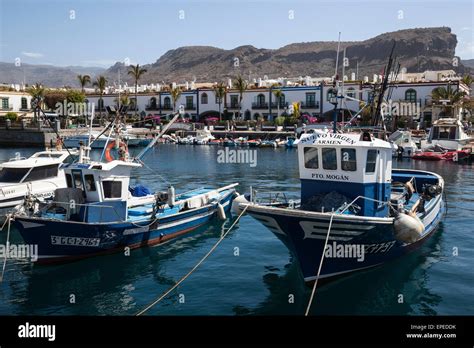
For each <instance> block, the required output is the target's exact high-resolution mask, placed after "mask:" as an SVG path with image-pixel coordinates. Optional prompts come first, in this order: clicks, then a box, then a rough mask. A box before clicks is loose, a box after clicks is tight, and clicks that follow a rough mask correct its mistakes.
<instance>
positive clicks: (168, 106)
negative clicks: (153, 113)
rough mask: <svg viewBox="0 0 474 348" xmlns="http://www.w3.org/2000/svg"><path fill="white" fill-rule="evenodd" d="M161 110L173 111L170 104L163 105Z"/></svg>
mask: <svg viewBox="0 0 474 348" xmlns="http://www.w3.org/2000/svg"><path fill="white" fill-rule="evenodd" d="M161 109H162V110H173V106H172V105H171V104H164V105H163V107H162V108H161Z"/></svg>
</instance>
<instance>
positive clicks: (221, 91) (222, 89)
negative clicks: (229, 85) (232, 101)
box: [214, 82, 227, 121]
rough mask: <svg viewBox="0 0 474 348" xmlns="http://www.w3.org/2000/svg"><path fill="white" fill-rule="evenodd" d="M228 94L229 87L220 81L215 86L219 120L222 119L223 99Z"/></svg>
mask: <svg viewBox="0 0 474 348" xmlns="http://www.w3.org/2000/svg"><path fill="white" fill-rule="evenodd" d="M226 94H227V89H226V86H225V84H223V83H222V82H221V83H218V84H217V85H215V86H214V95H215V96H216V98H217V100H218V104H219V121H222V113H221V105H222V101H223V100H225V95H226Z"/></svg>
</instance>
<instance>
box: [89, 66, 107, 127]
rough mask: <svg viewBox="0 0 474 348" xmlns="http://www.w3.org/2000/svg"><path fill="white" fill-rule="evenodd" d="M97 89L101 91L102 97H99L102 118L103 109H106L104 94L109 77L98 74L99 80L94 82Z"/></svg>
mask: <svg viewBox="0 0 474 348" xmlns="http://www.w3.org/2000/svg"><path fill="white" fill-rule="evenodd" d="M92 85H93V86H94V87H95V88H96V90H98V91H99V93H100V98H99V101H100V102H99V112H100V118H101V119H102V110H103V109H104V99H103V96H104V91H105V88H106V87H107V79H106V78H105V76H102V75H100V76H98V77H97V80H96V81H95V82H94V83H93V84H92Z"/></svg>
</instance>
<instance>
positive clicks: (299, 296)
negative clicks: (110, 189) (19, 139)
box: [0, 145, 474, 315]
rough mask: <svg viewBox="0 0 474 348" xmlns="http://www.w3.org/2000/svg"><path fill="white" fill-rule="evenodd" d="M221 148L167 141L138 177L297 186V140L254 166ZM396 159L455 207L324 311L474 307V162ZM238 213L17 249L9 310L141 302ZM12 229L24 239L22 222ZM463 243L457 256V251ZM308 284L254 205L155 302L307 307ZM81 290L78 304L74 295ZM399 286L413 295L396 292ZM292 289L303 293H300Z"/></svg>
mask: <svg viewBox="0 0 474 348" xmlns="http://www.w3.org/2000/svg"><path fill="white" fill-rule="evenodd" d="M17 151H20V152H21V154H22V155H24V156H27V155H29V154H31V153H33V152H34V151H35V149H21V150H18V149H0V161H1V162H3V161H4V160H6V159H8V158H10V157H13V155H14V153H15V152H17ZM216 151H217V148H216V147H207V146H201V147H199V146H195V147H193V146H175V145H161V146H159V147H158V148H156V149H155V150H154V151H153V152H151V153H150V154H149V155H148V157H147V158H146V162H147V165H148V166H149V168H142V169H140V170H138V171H136V172H135V176H134V180H135V181H136V182H140V183H142V184H145V185H147V186H149V187H150V188H153V189H163V188H165V186H166V183H167V182H170V183H172V184H173V185H175V187H176V188H177V189H178V190H185V189H191V188H196V187H200V186H203V185H206V184H212V185H224V184H229V183H233V182H239V183H240V188H239V191H240V192H244V191H245V192H246V191H248V189H249V187H250V186H251V185H253V186H255V187H258V188H260V189H264V190H281V191H286V192H291V193H293V194H294V195H295V196H297V195H298V190H299V180H298V172H297V158H296V151H295V150H285V149H259V150H258V165H257V166H256V167H255V168H251V167H250V166H249V165H248V164H220V163H217V161H216V159H217V155H216ZM395 166H398V167H404V168H411V167H413V168H416V169H426V170H431V171H434V172H437V173H439V174H441V175H442V176H443V177H444V179H445V180H446V193H447V200H448V214H447V216H446V218H445V220H444V221H443V223H442V225H441V226H440V228H439V231H438V233H437V234H436V235H435V236H433V238H432V239H431V240H429V241H428V242H427V243H426V244H425V245H424V246H423V248H422V249H421V250H419V251H417V252H415V253H413V254H411V255H408V256H406V257H404V258H402V259H399V260H397V261H394V262H392V263H390V264H387V265H385V266H383V267H381V268H378V269H374V270H371V271H367V272H364V273H359V274H355V275H352V276H350V277H348V278H345V279H341V280H338V281H337V282H334V283H331V284H329V285H327V286H325V287H322V288H320V289H318V291H317V293H316V298H315V302H314V307H313V308H314V309H313V314H342V315H346V314H381V315H405V314H410V315H436V314H439V315H449V314H464V315H466V314H471V315H472V314H474V287H473V286H472V285H473V284H474V271H473V268H474V243H473V240H474V236H473V233H474V228H473V225H474V218H473V216H474V172H473V166H472V165H458V164H455V163H448V162H411V161H408V160H405V161H403V162H398V163H395ZM231 222H232V221H231V220H228V221H226V222H222V221H215V222H214V223H213V224H211V225H208V226H205V227H203V228H200V229H198V230H197V231H196V232H195V233H194V234H192V235H188V236H187V237H185V238H182V239H179V240H176V241H175V242H172V243H170V244H167V245H163V246H157V247H151V248H142V249H139V250H135V251H133V252H132V254H131V256H129V257H126V256H123V255H122V254H115V255H110V256H102V257H97V258H92V259H87V260H83V261H79V262H75V263H70V264H65V265H59V266H32V265H31V264H29V263H28V262H23V261H22V262H18V261H9V262H8V263H7V267H6V275H5V279H4V281H3V283H1V284H0V314H2V315H5V314H23V315H27V314H32V315H47V314H64V315H73V314H77V315H132V314H135V313H136V312H137V311H139V310H140V309H142V308H143V307H144V306H146V305H147V304H148V303H150V302H152V301H153V300H155V299H156V298H158V297H159V296H160V295H161V294H162V293H163V292H165V291H166V290H167V289H168V288H169V287H171V286H172V285H173V284H174V283H175V282H176V281H177V280H179V279H180V278H181V276H183V275H184V274H186V273H187V272H188V271H189V270H190V269H191V268H192V267H193V266H194V265H195V264H196V263H197V261H199V260H200V258H201V257H202V256H204V255H205V254H206V253H207V252H208V250H209V249H210V248H211V247H212V246H213V245H214V243H215V242H216V241H217V240H218V238H219V236H220V235H221V233H222V231H223V229H224V228H225V227H228V226H230V224H231ZM11 239H12V240H11V242H15V243H21V237H20V235H19V234H18V233H17V232H16V231H13V234H12V236H11ZM5 240H6V233H4V232H3V233H0V242H1V243H5ZM235 248H238V251H239V255H238V256H235V250H236V249H235ZM453 248H457V249H458V256H453ZM309 293H310V290H309V289H308V288H306V286H305V285H303V280H302V276H301V275H300V273H299V271H298V267H297V265H296V260H294V259H293V258H292V257H291V255H290V254H289V252H288V251H287V249H286V248H285V247H284V246H283V244H281V242H280V241H279V240H278V239H277V238H276V237H275V236H274V235H273V234H272V233H270V232H269V231H268V230H267V229H266V228H265V227H263V226H262V225H261V224H259V223H257V222H256V221H255V220H253V219H252V218H251V217H249V216H245V217H243V218H242V220H241V221H240V223H239V225H238V228H235V229H234V230H233V231H232V232H231V233H230V234H229V235H228V236H227V238H226V239H225V240H224V241H223V242H222V243H221V245H219V247H218V248H217V249H216V251H215V252H214V253H213V254H212V255H211V256H210V257H209V258H208V259H207V260H206V261H205V262H204V263H203V264H202V266H201V267H200V268H199V269H198V270H197V271H196V272H195V273H193V274H192V275H191V276H190V277H189V278H188V279H187V280H186V281H185V282H184V283H183V284H182V285H181V286H180V287H179V288H178V289H177V290H176V291H175V292H173V293H172V294H170V296H169V297H168V298H167V299H165V300H164V301H162V302H161V303H160V304H158V305H157V306H155V307H154V308H152V309H151V310H150V311H149V312H148V314H153V315H160V314H165V315H242V314H243V315H246V314H298V315H299V314H303V313H304V310H305V308H306V304H307V301H308V298H309ZM71 294H74V295H75V298H76V303H75V304H70V303H69V299H70V296H71ZM180 294H182V295H184V303H180V301H179V300H180V297H179V295H180ZM399 294H403V296H404V303H403V304H400V303H398V301H397V300H398V295H399ZM290 295H293V296H294V303H289V297H290ZM181 299H183V296H181Z"/></svg>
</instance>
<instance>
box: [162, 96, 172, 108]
mask: <svg viewBox="0 0 474 348" xmlns="http://www.w3.org/2000/svg"><path fill="white" fill-rule="evenodd" d="M163 107H164V108H165V109H170V108H171V98H170V97H165V99H164V100H163Z"/></svg>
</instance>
